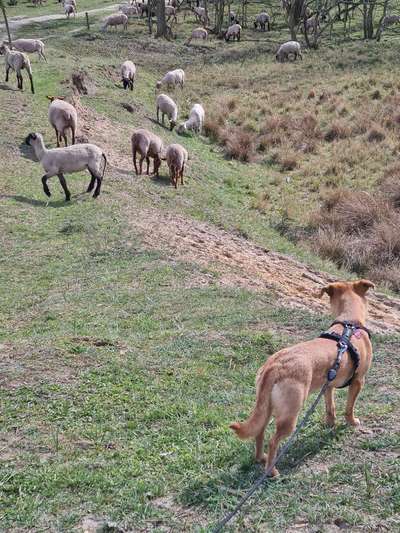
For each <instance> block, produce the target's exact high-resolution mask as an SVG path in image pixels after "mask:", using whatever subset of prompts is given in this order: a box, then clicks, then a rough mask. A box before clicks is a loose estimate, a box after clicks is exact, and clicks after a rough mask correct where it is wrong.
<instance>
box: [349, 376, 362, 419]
mask: <svg viewBox="0 0 400 533" xmlns="http://www.w3.org/2000/svg"><path fill="white" fill-rule="evenodd" d="M364 381H365V380H364V378H354V380H353V381H352V383H351V385H350V387H349V393H348V396H347V404H346V412H345V418H346V422H347V423H348V424H350V426H354V427H357V426H359V425H360V420H359V419H358V418H355V417H354V405H355V403H356V400H357V396H358V395H359V394H360V391H361V389H362V388H363V385H364Z"/></svg>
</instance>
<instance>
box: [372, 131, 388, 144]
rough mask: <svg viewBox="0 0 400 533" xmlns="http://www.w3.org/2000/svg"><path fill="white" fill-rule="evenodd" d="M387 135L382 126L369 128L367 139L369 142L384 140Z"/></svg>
mask: <svg viewBox="0 0 400 533" xmlns="http://www.w3.org/2000/svg"><path fill="white" fill-rule="evenodd" d="M385 137H386V135H385V133H384V132H383V130H381V129H380V128H372V129H371V130H369V132H368V135H367V139H368V142H370V143H372V142H382V141H383V140H384V139H385Z"/></svg>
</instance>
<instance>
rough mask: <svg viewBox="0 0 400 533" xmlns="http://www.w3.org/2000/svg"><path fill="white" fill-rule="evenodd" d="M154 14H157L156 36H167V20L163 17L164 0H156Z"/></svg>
mask: <svg viewBox="0 0 400 533" xmlns="http://www.w3.org/2000/svg"><path fill="white" fill-rule="evenodd" d="M156 16H157V33H156V37H166V36H167V21H166V18H165V0H157V3H156Z"/></svg>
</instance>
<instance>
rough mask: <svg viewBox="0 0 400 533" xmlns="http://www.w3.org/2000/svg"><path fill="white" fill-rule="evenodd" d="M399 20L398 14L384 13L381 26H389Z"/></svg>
mask: <svg viewBox="0 0 400 533" xmlns="http://www.w3.org/2000/svg"><path fill="white" fill-rule="evenodd" d="M399 22H400V15H386V16H385V17H383V19H382V24H381V27H382V28H387V27H388V26H391V25H392V24H396V23H399Z"/></svg>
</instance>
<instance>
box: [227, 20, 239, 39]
mask: <svg viewBox="0 0 400 533" xmlns="http://www.w3.org/2000/svg"><path fill="white" fill-rule="evenodd" d="M241 31H242V27H241V25H240V24H233V25H232V26H229V28H228V29H227V30H226V32H225V36H224V37H225V41H230V39H231V37H232V40H233V41H234V40H235V39H236V40H237V41H240V32H241Z"/></svg>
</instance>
